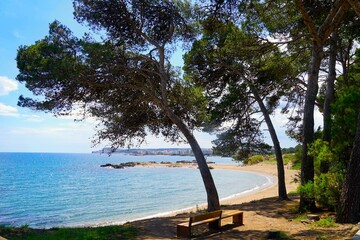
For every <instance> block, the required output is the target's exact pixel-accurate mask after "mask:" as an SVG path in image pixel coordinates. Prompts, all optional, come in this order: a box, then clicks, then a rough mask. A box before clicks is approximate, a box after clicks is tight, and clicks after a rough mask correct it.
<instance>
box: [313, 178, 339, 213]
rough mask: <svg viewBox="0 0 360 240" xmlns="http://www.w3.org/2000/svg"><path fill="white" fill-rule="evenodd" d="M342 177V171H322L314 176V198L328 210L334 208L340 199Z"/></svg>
mask: <svg viewBox="0 0 360 240" xmlns="http://www.w3.org/2000/svg"><path fill="white" fill-rule="evenodd" d="M343 178H344V173H343V172H335V173H322V174H320V176H315V179H314V191H315V198H316V201H317V202H318V203H319V204H320V205H321V206H323V207H327V208H329V209H330V210H335V209H336V207H337V205H338V203H339V199H340V191H341V187H342V183H343V181H344V179H343Z"/></svg>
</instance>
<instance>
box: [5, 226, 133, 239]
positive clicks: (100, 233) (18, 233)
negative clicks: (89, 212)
mask: <svg viewBox="0 0 360 240" xmlns="http://www.w3.org/2000/svg"><path fill="white" fill-rule="evenodd" d="M0 235H1V236H3V237H5V238H7V239H9V240H20V239H21V240H42V239H47V240H63V239H68V240H108V239H135V237H136V236H137V229H136V228H135V227H132V226H130V225H121V226H105V227H93V228H91V227H84V228H51V229H31V228H25V227H20V228H14V227H5V226H0Z"/></svg>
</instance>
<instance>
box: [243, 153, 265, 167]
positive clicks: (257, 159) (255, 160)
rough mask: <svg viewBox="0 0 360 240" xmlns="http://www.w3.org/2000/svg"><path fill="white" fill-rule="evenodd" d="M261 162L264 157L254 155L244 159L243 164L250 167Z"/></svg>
mask: <svg viewBox="0 0 360 240" xmlns="http://www.w3.org/2000/svg"><path fill="white" fill-rule="evenodd" d="M263 161H264V157H263V156H262V155H254V156H251V157H249V158H247V159H245V160H244V164H248V165H252V164H256V163H259V162H263Z"/></svg>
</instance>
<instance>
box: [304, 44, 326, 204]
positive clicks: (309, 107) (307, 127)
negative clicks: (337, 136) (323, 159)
mask: <svg viewBox="0 0 360 240" xmlns="http://www.w3.org/2000/svg"><path fill="white" fill-rule="evenodd" d="M322 55H323V50H322V47H321V46H318V45H316V44H315V43H314V45H313V49H312V54H311V62H310V67H309V72H308V83H307V90H306V95H305V106H304V116H303V144H302V152H303V154H302V155H303V156H302V162H301V184H302V185H304V184H306V183H308V182H313V181H314V159H313V157H311V156H309V155H308V147H309V145H310V144H312V143H313V141H314V109H315V100H316V96H317V93H318V88H319V87H318V77H319V70H320V63H321V59H322ZM299 210H300V211H306V210H310V211H314V210H316V205H315V199H314V198H308V197H307V196H305V194H300V206H299Z"/></svg>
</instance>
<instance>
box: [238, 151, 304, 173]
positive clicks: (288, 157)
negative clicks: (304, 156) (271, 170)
mask: <svg viewBox="0 0 360 240" xmlns="http://www.w3.org/2000/svg"><path fill="white" fill-rule="evenodd" d="M283 161H284V165H287V164H290V165H291V168H292V169H296V170H297V169H300V166H301V164H300V163H301V162H300V161H299V157H298V156H297V153H286V154H283ZM261 162H266V163H271V164H276V157H275V154H269V155H259V154H256V155H252V156H250V157H248V158H245V159H244V160H243V163H244V164H245V165H252V164H256V163H261Z"/></svg>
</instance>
